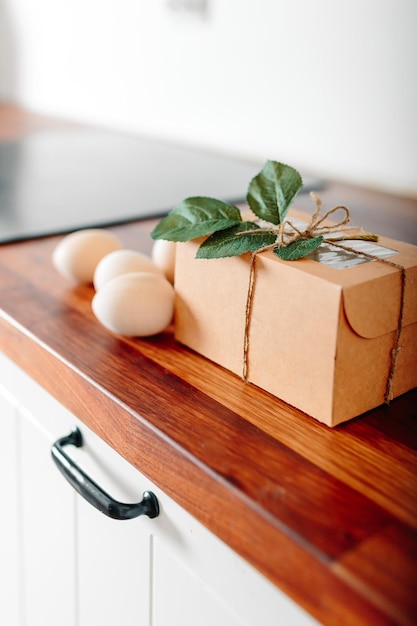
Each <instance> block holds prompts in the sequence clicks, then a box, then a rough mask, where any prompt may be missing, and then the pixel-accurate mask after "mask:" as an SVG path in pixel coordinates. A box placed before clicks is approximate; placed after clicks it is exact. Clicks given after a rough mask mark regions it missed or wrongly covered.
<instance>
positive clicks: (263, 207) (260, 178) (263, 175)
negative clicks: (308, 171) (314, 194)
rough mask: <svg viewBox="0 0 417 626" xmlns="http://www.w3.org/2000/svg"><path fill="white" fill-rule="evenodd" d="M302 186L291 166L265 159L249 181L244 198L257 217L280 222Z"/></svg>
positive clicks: (298, 175) (272, 222)
mask: <svg viewBox="0 0 417 626" xmlns="http://www.w3.org/2000/svg"><path fill="white" fill-rule="evenodd" d="M302 186H303V181H302V179H301V176H300V174H299V173H298V172H297V170H295V169H294V168H293V167H290V166H289V165H285V164H284V163H278V162H277V161H267V162H266V163H265V165H264V167H263V168H262V170H261V171H260V172H259V174H257V175H256V176H255V177H254V178H253V179H252V180H251V182H250V184H249V188H248V193H247V196H246V199H247V201H248V204H249V206H250V208H251V209H252V211H253V212H254V213H255V215H257V216H258V217H259V218H261V219H263V220H266V221H267V222H270V223H271V224H282V222H283V221H284V218H285V215H286V214H287V211H288V209H289V207H290V204H291V202H292V201H293V199H294V197H295V196H296V194H297V193H298V192H299V190H300V189H301V188H302Z"/></svg>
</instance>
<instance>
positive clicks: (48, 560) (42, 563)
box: [0, 370, 75, 626]
mask: <svg viewBox="0 0 417 626" xmlns="http://www.w3.org/2000/svg"><path fill="white" fill-rule="evenodd" d="M2 373H3V370H2ZM2 381H3V384H4V376H2ZM16 382H17V381H16ZM19 395H20V396H22V395H26V394H25V393H24V389H22V388H20V394H19ZM6 397H7V398H8V409H6V410H5V411H4V412H3V411H2V413H1V419H2V427H3V426H4V425H6V429H7V430H8V433H9V437H10V438H7V439H6V438H3V437H2V439H1V442H2V443H1V447H2V450H1V455H0V456H1V459H2V464H3V463H4V462H5V459H8V461H7V467H4V468H2V470H3V471H2V472H1V474H0V479H1V490H2V491H1V493H2V494H3V493H4V492H3V489H5V491H6V492H7V491H9V493H8V498H7V500H4V499H2V505H1V506H2V508H3V507H5V505H6V503H7V509H8V510H7V515H6V511H2V514H1V518H2V533H1V534H2V538H3V540H6V541H7V540H10V544H9V545H7V546H6V551H7V552H8V556H7V555H6V560H5V561H3V559H2V561H1V565H0V571H1V576H2V578H6V588H8V594H7V595H8V597H7V606H6V607H2V608H3V611H4V612H3V611H2V620H3V618H4V616H7V619H5V621H4V623H7V624H25V626H39V624H42V626H56V624H57V623H59V624H60V625H62V626H74V624H75V578H74V573H75V569H74V568H75V556H74V555H75V550H74V540H75V534H74V500H75V499H74V494H72V493H63V492H62V491H61V489H60V480H59V477H58V476H57V473H56V472H51V471H50V469H51V459H50V452H49V441H48V437H47V436H46V433H45V431H44V430H43V429H42V428H40V426H39V424H38V423H37V422H36V419H35V418H34V413H33V412H30V411H27V410H26V409H25V408H24V406H22V404H21V403H20V401H18V400H17V399H16V398H17V395H15V396H14V397H13V396H12V395H11V394H10V390H8V392H7V394H3V402H4V400H5V398H6ZM31 401H32V402H34V401H35V399H34V398H33V397H32V398H31ZM33 408H34V409H35V411H34V412H36V410H37V409H38V408H39V407H37V406H36V404H35V405H34V406H33ZM45 408H46V407H45ZM13 492H14V493H13ZM4 523H6V524H8V526H9V528H8V531H7V539H6V537H5V535H4V532H3V528H4V526H3V524H4ZM2 552H3V553H4V550H2ZM2 556H3V555H2ZM9 574H10V575H9ZM2 587H3V585H2ZM3 589H4V587H3ZM5 595H6V594H5ZM2 597H3V594H2ZM2 604H3V602H2Z"/></svg>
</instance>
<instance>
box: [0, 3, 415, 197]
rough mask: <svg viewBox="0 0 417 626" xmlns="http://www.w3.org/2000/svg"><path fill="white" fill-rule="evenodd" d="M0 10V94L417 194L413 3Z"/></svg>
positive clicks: (36, 106)
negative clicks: (198, 12)
mask: <svg viewBox="0 0 417 626" xmlns="http://www.w3.org/2000/svg"><path fill="white" fill-rule="evenodd" d="M167 5H168V0H0V97H3V98H6V99H12V100H16V101H18V102H20V103H22V104H24V105H26V106H28V107H29V108H31V109H33V110H37V111H41V112H47V113H53V114H58V115H61V116H66V117H68V116H69V117H72V118H77V119H80V120H85V121H91V122H94V123H98V124H104V125H107V126H110V127H114V128H118V129H124V130H128V131H134V132H139V133H146V134H151V135H157V136H164V137H170V138H174V139H180V140H184V141H187V142H191V143H196V144H200V145H203V146H207V147H209V148H215V149H221V150H224V151H227V152H230V153H236V154H240V155H243V156H245V157H250V158H252V157H255V158H257V159H260V160H264V159H267V158H272V159H276V160H281V161H286V162H289V163H290V164H292V165H294V166H296V167H300V168H303V169H307V170H310V171H312V172H319V173H322V174H327V175H331V176H336V177H339V178H342V179H346V180H353V181H356V182H359V183H365V184H370V185H373V186H379V187H382V188H387V189H393V190H396V191H400V192H401V193H408V194H413V195H416V196H417V35H416V33H417V1H416V0H343V1H342V0H207V6H208V10H207V15H206V17H205V18H204V19H202V18H199V17H197V16H191V15H187V14H183V13H181V12H178V11H177V12H175V11H173V10H172V9H169V8H168V7H167Z"/></svg>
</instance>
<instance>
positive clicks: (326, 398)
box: [175, 212, 417, 426]
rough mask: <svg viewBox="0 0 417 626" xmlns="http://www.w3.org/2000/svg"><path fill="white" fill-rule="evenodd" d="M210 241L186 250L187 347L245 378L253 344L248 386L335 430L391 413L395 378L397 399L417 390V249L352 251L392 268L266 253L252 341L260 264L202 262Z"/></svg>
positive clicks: (179, 318)
mask: <svg viewBox="0 0 417 626" xmlns="http://www.w3.org/2000/svg"><path fill="white" fill-rule="evenodd" d="M291 216H294V214H293V213H291V212H290V217H291ZM295 217H296V218H297V219H301V222H302V221H304V220H307V219H308V216H303V215H302V214H297V213H296V214H295ZM201 241H202V240H195V241H191V242H187V243H178V244H177V251H176V269H175V290H176V307H175V337H176V339H177V340H178V341H179V342H181V343H182V344H184V345H186V346H188V347H189V348H192V349H193V350H195V351H196V352H198V353H200V354H202V355H203V356H205V357H207V358H208V359H210V360H212V361H214V362H215V363H217V364H219V365H221V366H223V367H225V368H227V369H229V370H231V371H232V372H234V373H235V374H236V375H239V376H242V373H243V372H244V369H243V368H244V361H245V358H244V348H243V345H244V340H245V337H247V345H248V349H247V355H246V359H247V372H246V379H247V380H248V381H249V382H250V383H253V384H254V385H257V386H258V387H261V388H262V389H264V390H266V391H268V392H269V393H271V394H273V395H275V396H277V397H278V398H280V399H281V400H284V401H285V402H286V403H288V404H290V405H293V406H294V407H296V408H298V409H300V410H301V411H303V412H305V413H307V414H308V415H310V416H312V417H314V418H316V419H317V420H319V421H321V422H323V423H325V424H327V425H328V426H335V425H337V424H339V423H341V422H344V421H346V420H349V419H351V418H354V417H356V416H358V415H361V414H363V413H364V412H366V411H368V410H370V409H372V408H374V407H376V406H379V405H381V404H383V403H384V401H386V400H387V393H388V391H389V389H388V379H389V378H391V383H390V396H391V398H394V397H396V396H399V395H401V394H403V393H405V392H406V391H408V390H410V389H412V388H414V387H416V386H417V247H416V246H413V245H411V244H406V243H402V242H397V241H395V240H392V239H388V238H386V237H380V238H379V241H378V244H371V243H368V242H362V241H361V242H350V241H346V242H343V244H344V245H348V246H352V247H358V248H360V249H363V250H364V251H366V250H367V251H368V252H367V253H368V254H372V255H377V256H379V257H381V259H385V260H372V259H370V258H365V257H363V256H360V255H359V254H357V253H353V252H345V251H341V250H340V249H336V248H334V247H330V248H329V246H328V245H327V244H326V245H324V244H323V245H322V246H321V247H320V248H319V249H318V251H316V253H313V255H311V256H312V258H303V259H300V260H297V261H282V260H280V259H279V258H277V256H276V255H274V254H273V253H272V251H268V252H263V253H260V254H258V255H257V257H256V265H255V275H254V289H253V294H252V297H251V300H250V302H251V314H250V318H249V328H248V331H247V332H246V331H245V323H246V313H245V311H246V304H247V296H248V285H249V271H250V260H251V255H250V254H245V255H242V256H239V257H229V258H224V259H210V260H206V259H195V254H196V251H197V248H198V246H199V245H200V243H201ZM369 251H371V252H369ZM317 259H319V260H317ZM395 265H396V266H398V267H396V266H395ZM400 267H401V268H404V275H405V281H404V283H403V279H402V274H403V272H402V270H401V269H400ZM402 298H403V307H402V314H400V311H401V301H402ZM399 324H400V325H401V326H402V330H401V333H400V335H399V341H398V346H397V333H398V330H399ZM396 347H398V352H397V354H398V356H397V358H396V360H395V365H394V364H393V363H392V351H393V349H394V348H396ZM390 372H391V375H390Z"/></svg>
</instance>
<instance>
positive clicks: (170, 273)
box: [151, 239, 176, 284]
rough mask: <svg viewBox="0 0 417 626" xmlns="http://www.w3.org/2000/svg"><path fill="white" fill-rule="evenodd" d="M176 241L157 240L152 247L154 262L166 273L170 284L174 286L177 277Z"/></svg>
mask: <svg viewBox="0 0 417 626" xmlns="http://www.w3.org/2000/svg"><path fill="white" fill-rule="evenodd" d="M175 250H176V243H175V241H167V240H165V239H157V240H156V241H155V242H154V244H153V246H152V253H151V256H152V260H153V262H154V263H155V265H157V266H158V267H159V268H161V270H162V271H163V272H164V274H165V277H166V278H167V279H168V280H169V282H170V283H172V284H174V275H175Z"/></svg>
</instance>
